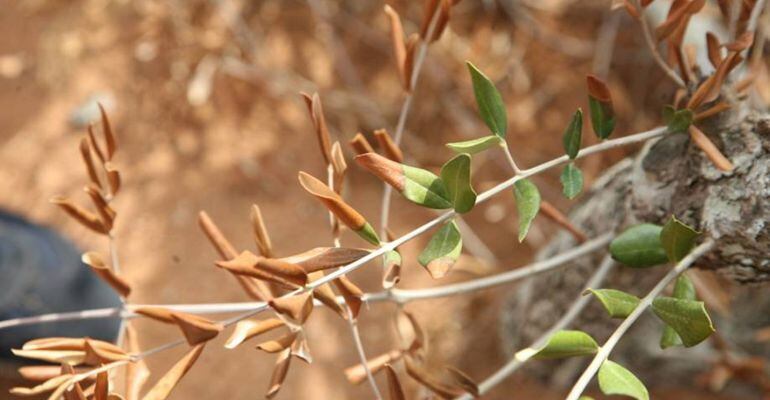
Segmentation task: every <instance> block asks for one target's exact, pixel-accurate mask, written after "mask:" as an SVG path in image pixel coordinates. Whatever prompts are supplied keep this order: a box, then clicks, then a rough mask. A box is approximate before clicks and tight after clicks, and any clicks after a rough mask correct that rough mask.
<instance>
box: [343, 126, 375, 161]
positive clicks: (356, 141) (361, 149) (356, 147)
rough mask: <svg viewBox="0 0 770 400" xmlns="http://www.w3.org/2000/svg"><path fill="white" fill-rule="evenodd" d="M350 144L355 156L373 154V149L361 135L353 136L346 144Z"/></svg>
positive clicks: (359, 133)
mask: <svg viewBox="0 0 770 400" xmlns="http://www.w3.org/2000/svg"><path fill="white" fill-rule="evenodd" d="M348 143H349V144H350V147H352V148H353V151H355V152H356V154H357V155H361V154H366V153H374V149H373V148H372V145H371V144H369V141H368V140H366V137H365V136H364V135H363V134H362V133H361V132H358V133H356V135H355V136H353V139H351V140H350V142H348Z"/></svg>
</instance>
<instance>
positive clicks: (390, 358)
mask: <svg viewBox="0 0 770 400" xmlns="http://www.w3.org/2000/svg"><path fill="white" fill-rule="evenodd" d="M403 355H404V353H403V352H402V351H401V350H391V351H389V352H387V353H383V354H380V355H378V356H377V357H374V358H371V359H369V360H367V361H366V365H367V366H368V367H369V371H371V372H372V374H376V373H378V372H380V371H381V370H382V369H383V368H384V367H385V366H386V365H388V364H392V363H394V362H396V361H398V360H399V359H401V357H402V356H403ZM345 377H346V378H347V379H348V382H350V383H352V384H353V385H358V384H359V383H361V382H363V381H364V380H366V368H364V365H363V364H361V363H358V364H356V365H354V366H352V367H348V368H345Z"/></svg>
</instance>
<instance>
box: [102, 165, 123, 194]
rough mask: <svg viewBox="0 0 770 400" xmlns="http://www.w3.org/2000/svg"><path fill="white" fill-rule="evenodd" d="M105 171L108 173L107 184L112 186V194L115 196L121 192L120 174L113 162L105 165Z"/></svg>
mask: <svg viewBox="0 0 770 400" xmlns="http://www.w3.org/2000/svg"><path fill="white" fill-rule="evenodd" d="M104 171H105V172H106V173H107V183H108V184H109V185H110V193H111V194H112V195H113V196H115V195H116V194H118V190H120V172H118V169H117V168H115V166H114V165H112V163H111V162H106V163H104Z"/></svg>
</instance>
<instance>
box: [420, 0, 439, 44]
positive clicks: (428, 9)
mask: <svg viewBox="0 0 770 400" xmlns="http://www.w3.org/2000/svg"><path fill="white" fill-rule="evenodd" d="M440 1H441V0H425V5H424V8H423V13H422V22H421V23H420V37H422V38H427V37H428V29H429V28H430V22H431V20H432V19H433V15H434V14H435V13H436V10H437V9H438V6H439V2H440Z"/></svg>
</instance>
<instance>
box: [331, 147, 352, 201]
mask: <svg viewBox="0 0 770 400" xmlns="http://www.w3.org/2000/svg"><path fill="white" fill-rule="evenodd" d="M332 169H333V170H334V185H333V186H334V187H332V189H334V192H335V193H337V194H342V187H343V184H344V183H345V173H346V171H347V169H348V164H347V162H346V161H345V154H343V152H342V146H341V145H340V142H334V144H333V145H332Z"/></svg>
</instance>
